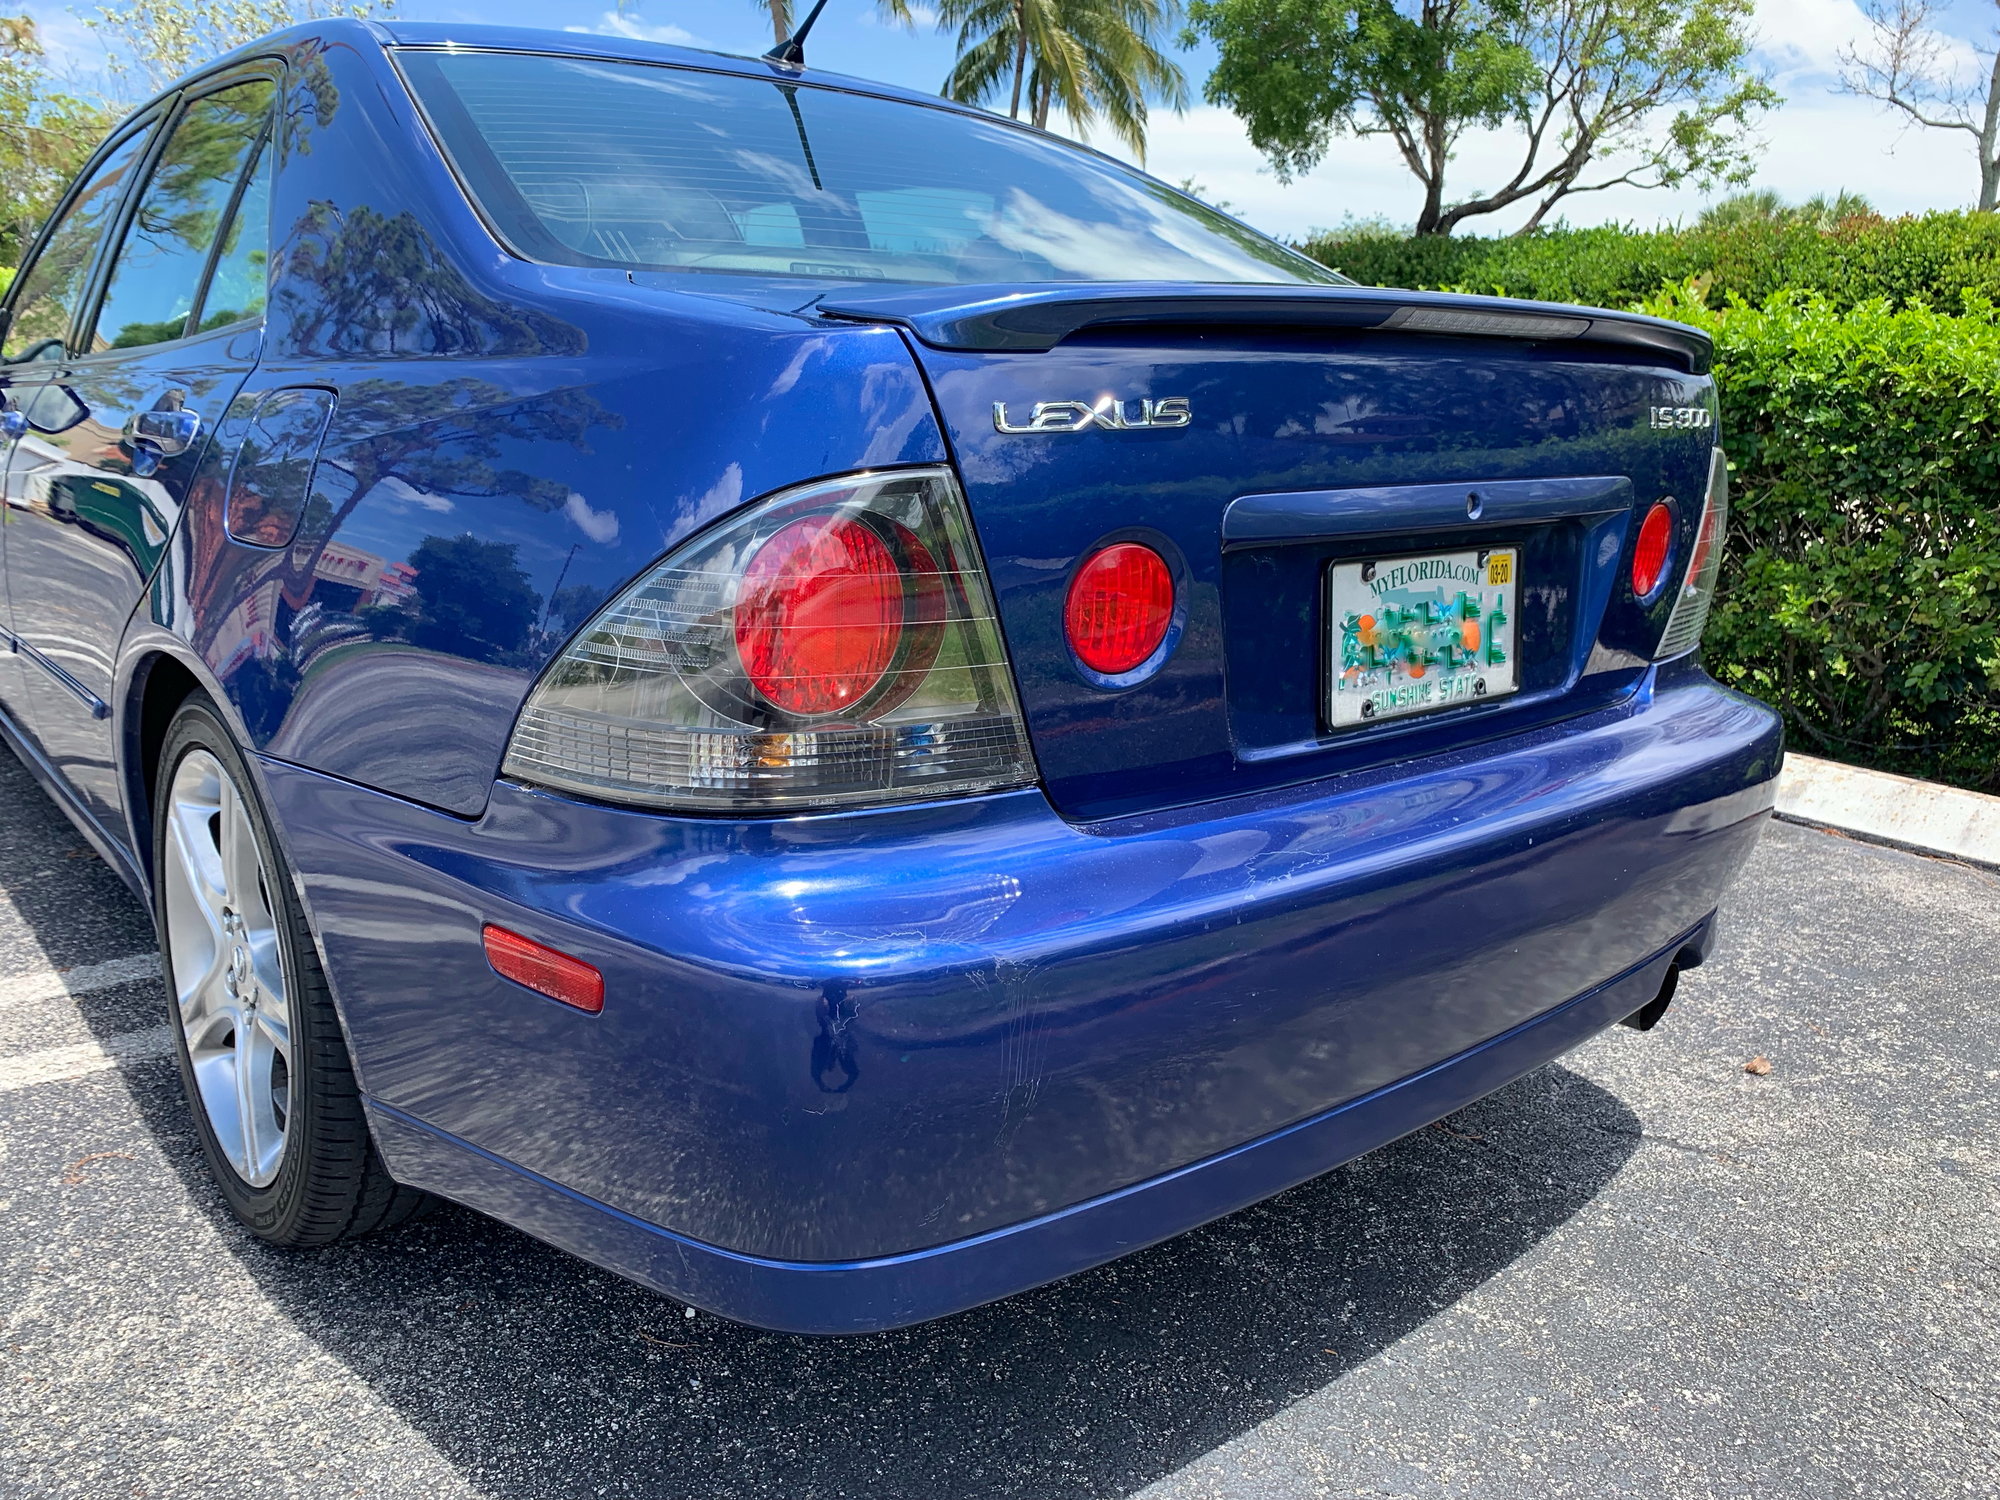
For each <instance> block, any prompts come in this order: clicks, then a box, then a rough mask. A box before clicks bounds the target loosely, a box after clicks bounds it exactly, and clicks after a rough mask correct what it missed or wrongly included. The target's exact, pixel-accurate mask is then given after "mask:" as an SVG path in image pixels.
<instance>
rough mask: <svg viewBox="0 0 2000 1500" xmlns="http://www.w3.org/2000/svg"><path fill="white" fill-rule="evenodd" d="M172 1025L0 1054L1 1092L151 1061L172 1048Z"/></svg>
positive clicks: (167, 1053)
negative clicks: (29, 1050) (13, 1055)
mask: <svg viewBox="0 0 2000 1500" xmlns="http://www.w3.org/2000/svg"><path fill="white" fill-rule="evenodd" d="M173 1046H174V1033H173V1028H172V1027H171V1026H148V1027H147V1028H146V1029H145V1030H143V1031H125V1032H120V1033H119V1034H118V1035H117V1036H108V1037H104V1038H102V1039H100V1040H98V1041H93V1042H73V1043H71V1044H70V1045H69V1046H66V1047H45V1048H43V1049H42V1050H41V1051H39V1052H24V1053H22V1054H21V1055H20V1056H18V1057H0V1094H12V1093H17V1092H18V1091H20V1090H21V1089H30V1088H35V1087H37V1086H38V1085H40V1084H44V1083H65V1082H68V1081H69V1080H71V1079H75V1078H88V1077H89V1076H90V1075H91V1074H92V1073H104V1072H108V1071H110V1070H111V1069H113V1068H117V1067H121V1066H123V1065H125V1064H127V1063H137V1062H151V1061H153V1060H154V1059H156V1058H162V1057H166V1056H169V1055H170V1054H171V1053H172V1051H173Z"/></svg>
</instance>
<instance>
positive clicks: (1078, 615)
mask: <svg viewBox="0 0 2000 1500" xmlns="http://www.w3.org/2000/svg"><path fill="white" fill-rule="evenodd" d="M1173 618H1174V575H1173V573H1172V572H1171V571H1170V570H1169V569H1168V567H1167V562H1166V559H1165V558H1163V557H1161V556H1160V554H1159V553H1157V552H1155V551H1154V550H1153V549H1152V548H1151V547H1143V546H1141V545H1140V544H1139V543H1137V542H1117V543H1114V544H1113V545H1112V546H1109V547H1106V548H1105V549H1104V550H1103V551H1102V552H1099V553H1098V554H1097V555H1096V556H1094V557H1092V558H1091V559H1090V560H1089V561H1088V562H1086V563H1085V564H1084V565H1083V566H1082V567H1080V568H1078V569H1077V570H1076V577H1075V578H1073V579H1072V580H1071V581H1070V586H1069V601H1068V603H1067V604H1066V605H1065V606H1064V609H1063V624H1064V627H1065V628H1066V629H1067V630H1068V632H1069V647H1070V650H1072V651H1074V652H1075V653H1076V658H1077V660H1078V661H1080V662H1082V663H1083V664H1084V665H1085V666H1086V667H1089V668H1090V669H1091V670H1092V671H1093V672H1102V673H1104V674H1105V675H1106V676H1107V677H1115V676H1118V675H1119V674H1120V673H1124V672H1129V671H1131V670H1132V669H1133V668H1134V667H1137V666H1139V665H1140V664H1141V663H1143V662H1144V661H1145V660H1146V658H1147V657H1149V656H1151V655H1152V654H1153V653H1154V652H1155V651H1157V650H1159V649H1160V642H1161V641H1163V640H1165V639H1166V638H1167V627H1168V626H1169V625H1171V624H1172V623H1173Z"/></svg>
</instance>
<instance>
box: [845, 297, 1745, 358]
mask: <svg viewBox="0 0 2000 1500" xmlns="http://www.w3.org/2000/svg"><path fill="white" fill-rule="evenodd" d="M820 308H821V310H822V311H824V312H827V313H830V314H832V315H833V316H835V317H841V318H855V319H858V320H860V321H863V322H875V321H879V322H888V323H896V324H900V325H902V326H903V327H906V328H908V329H909V330H910V331H911V332H912V333H914V334H915V335H916V336H917V337H918V338H919V339H921V340H922V341H923V342H924V343H925V344H927V345H929V346H930V347H931V348H934V349H961V350H982V351H987V352H993V353H1001V352H1004V353H1014V354H1046V353H1047V352H1048V351H1049V350H1051V349H1053V348H1055V347H1056V346H1057V345H1058V344H1060V343H1063V342H1064V341H1066V340H1068V339H1071V338H1074V337H1075V336H1076V335H1077V334H1079V333H1082V332H1085V331H1087V330H1088V331H1100V330H1103V331H1109V330H1114V329H1115V330H1120V331H1123V332H1127V333H1129V332H1130V331H1132V330H1133V329H1135V328H1140V327H1144V326H1145V325H1147V324H1154V325H1160V326H1164V327H1170V328H1178V329H1189V328H1222V329H1229V330H1232V331H1237V332H1240V331H1241V330H1243V329H1245V328H1270V329H1274V330H1282V331H1286V332H1292V333H1296V332H1298V331H1300V330H1302V329H1315V330H1326V331H1328V332H1333V331H1347V332H1359V331H1375V330H1381V331H1386V332H1393V331H1395V330H1396V329H1397V327H1398V325H1399V323H1406V322H1407V321H1408V320H1409V319H1410V318H1411V317H1412V315H1420V314H1423V313H1430V314H1434V315H1437V314H1442V315H1445V316H1448V317H1451V318H1453V319H1456V320H1461V321H1460V327H1464V326H1465V320H1468V319H1469V318H1475V317H1476V318H1483V319H1484V320H1485V321H1484V324H1483V326H1484V327H1485V329H1486V330H1487V335H1486V336H1491V337H1495V338H1516V339H1519V338H1552V339H1560V340H1565V341H1567V340H1571V339H1576V340H1582V341H1584V342H1585V343H1587V344H1606V345H1611V346H1614V348H1616V349H1617V350H1618V352H1620V353H1622V354H1623V355H1624V356H1625V357H1626V358H1628V359H1641V360H1644V361H1645V362H1646V363H1650V364H1657V363H1665V364H1669V365H1673V366H1675V367H1677V368H1680V369H1684V370H1689V371H1692V372H1693V373H1695V374H1697V375H1701V374H1706V373H1707V371H1708V367H1709V363H1710V360H1711V358H1712V355H1713V350H1712V349H1711V347H1710V345H1709V341H1708V339H1707V338H1706V337H1705V336H1704V335H1702V334H1701V333H1699V332H1697V331H1696V330H1694V329H1692V328H1689V327H1688V326H1687V325H1686V324H1683V323H1669V322H1667V321H1666V320H1665V319H1663V318H1649V317H1646V316H1644V315H1643V314H1640V313H1630V312H1611V311H1609V310H1607V309H1605V308H1588V309H1583V308H1575V307H1564V306H1560V305H1557V304H1554V303H1549V302H1524V301H1521V300H1520V299H1518V298H1513V297H1468V296H1462V295H1457V294H1452V295H1449V296H1446V295H1441V294H1439V293H1434V292H1410V291H1400V290H1393V289H1384V288H1381V287H1364V286H1346V287H1283V288H1273V287H1265V286H1209V285H1204V286H1180V287H1176V286H1173V285H1171V284H1162V283H1160V282H1157V281H1139V282H1129V283H1124V284H1120V283H1116V282H1100V283H1093V284H1089V285H1080V286H1079V285H1063V286H1028V287H930V286H926V287H897V288H895V289H893V290H889V291H872V290H867V289H863V290H859V291H856V290H848V289H843V290H841V291H839V292H836V293H835V294H833V295H832V296H829V297H827V298H825V299H824V300H823V301H822V302H821V303H820ZM1474 326H1482V325H1477V324H1475V325H1474Z"/></svg>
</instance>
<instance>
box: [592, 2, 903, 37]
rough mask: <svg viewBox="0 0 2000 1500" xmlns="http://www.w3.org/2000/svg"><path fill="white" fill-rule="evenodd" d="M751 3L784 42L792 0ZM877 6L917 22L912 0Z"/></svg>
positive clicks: (893, 17)
mask: <svg viewBox="0 0 2000 1500" xmlns="http://www.w3.org/2000/svg"><path fill="white" fill-rule="evenodd" d="M751 3H752V4H754V5H755V6H757V8H758V9H759V10H764V11H768V12H770V16H771V40H772V42H774V43H777V42H782V41H784V39H785V38H786V37H788V36H790V35H791V34H792V0H751ZM621 8H622V4H621ZM808 8H810V6H808ZM875 8H876V9H877V10H879V11H881V12H882V14H883V15H885V16H887V17H888V18H889V19H890V20H892V21H900V22H901V23H902V24H903V25H905V26H914V25H915V24H916V20H915V18H914V17H913V16H911V14H910V0H876V6H875Z"/></svg>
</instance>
